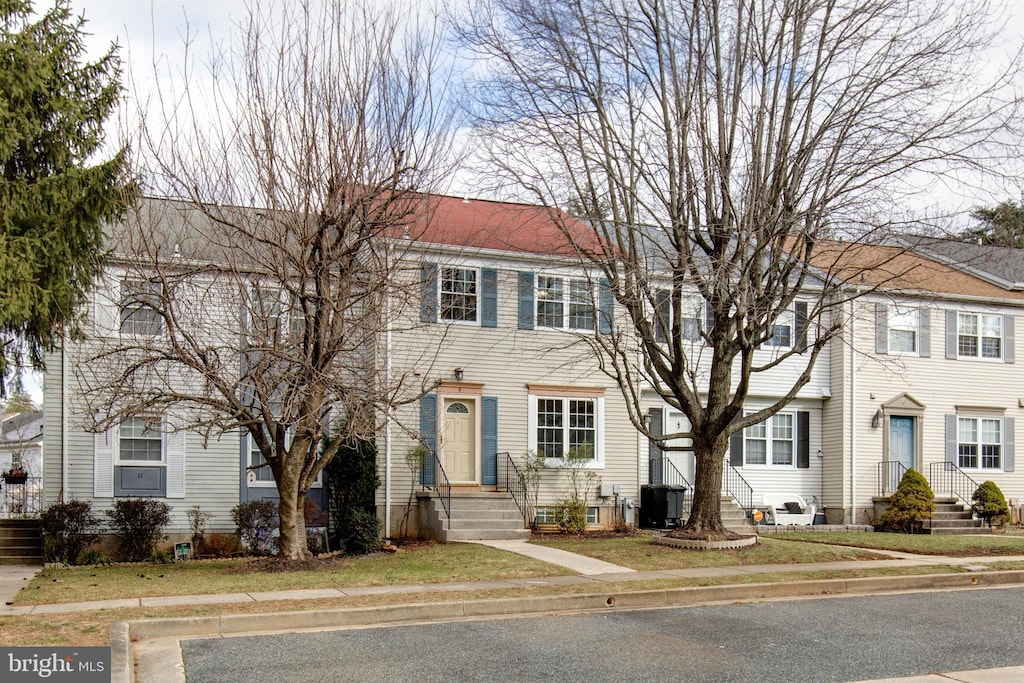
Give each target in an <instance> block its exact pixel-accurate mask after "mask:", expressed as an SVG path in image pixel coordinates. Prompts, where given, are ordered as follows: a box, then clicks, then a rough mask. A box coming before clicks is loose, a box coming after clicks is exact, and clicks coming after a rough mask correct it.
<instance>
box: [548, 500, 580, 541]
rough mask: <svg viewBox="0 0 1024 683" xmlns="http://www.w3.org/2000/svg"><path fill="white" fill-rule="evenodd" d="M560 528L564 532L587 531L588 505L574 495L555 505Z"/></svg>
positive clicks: (578, 532)
mask: <svg viewBox="0 0 1024 683" xmlns="http://www.w3.org/2000/svg"><path fill="white" fill-rule="evenodd" d="M555 518H556V519H557V520H558V529H559V531H561V532H562V533H563V534H577V535H578V534H583V533H586V531H587V506H586V504H585V503H584V502H583V501H582V500H580V499H578V498H575V497H573V496H569V497H568V498H563V499H562V500H560V501H558V505H556V506H555Z"/></svg>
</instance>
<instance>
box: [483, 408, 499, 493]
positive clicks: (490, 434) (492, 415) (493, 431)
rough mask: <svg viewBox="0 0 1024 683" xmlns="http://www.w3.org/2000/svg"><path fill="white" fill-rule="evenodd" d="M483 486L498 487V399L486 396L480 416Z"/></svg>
mask: <svg viewBox="0 0 1024 683" xmlns="http://www.w3.org/2000/svg"><path fill="white" fill-rule="evenodd" d="M480 426H481V429H482V432H481V439H480V443H481V447H482V449H483V451H482V452H481V454H480V456H481V465H482V469H483V482H482V483H483V485H484V486H497V485H498V397H497V396H484V397H483V406H482V408H481V414H480Z"/></svg>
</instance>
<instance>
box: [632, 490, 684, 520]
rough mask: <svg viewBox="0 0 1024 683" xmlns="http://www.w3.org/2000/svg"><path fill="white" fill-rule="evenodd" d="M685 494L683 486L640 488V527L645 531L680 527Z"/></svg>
mask: <svg viewBox="0 0 1024 683" xmlns="http://www.w3.org/2000/svg"><path fill="white" fill-rule="evenodd" d="M685 493H686V487H685V486H667V485H665V484H655V485H651V486H641V487H640V526H641V527H643V528H645V529H674V528H676V527H679V526H682V523H683V519H682V518H683V495H684V494H685Z"/></svg>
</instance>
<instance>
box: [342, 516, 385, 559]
mask: <svg viewBox="0 0 1024 683" xmlns="http://www.w3.org/2000/svg"><path fill="white" fill-rule="evenodd" d="M348 524H349V526H348V527H347V528H346V529H344V530H341V531H340V534H339V535H340V538H342V539H344V545H342V546H341V550H343V551H344V552H345V553H346V554H348V555H365V554H366V553H372V552H374V551H375V550H380V548H381V545H382V544H381V539H380V520H379V519H377V515H375V514H373V513H371V512H366V511H365V510H358V509H357V510H354V511H353V512H352V514H351V515H349V517H348Z"/></svg>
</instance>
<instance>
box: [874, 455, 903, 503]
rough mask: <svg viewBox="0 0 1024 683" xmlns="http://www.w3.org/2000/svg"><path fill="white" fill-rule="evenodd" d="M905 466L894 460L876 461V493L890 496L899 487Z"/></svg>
mask: <svg viewBox="0 0 1024 683" xmlns="http://www.w3.org/2000/svg"><path fill="white" fill-rule="evenodd" d="M906 473H907V466H906V465H904V464H903V463H901V462H898V461H896V460H883V461H882V462H880V463H878V482H877V483H878V495H879V496H891V495H892V494H893V492H894V491H895V490H896V489H898V488H899V486H900V481H901V480H902V479H903V475H904V474H906Z"/></svg>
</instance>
